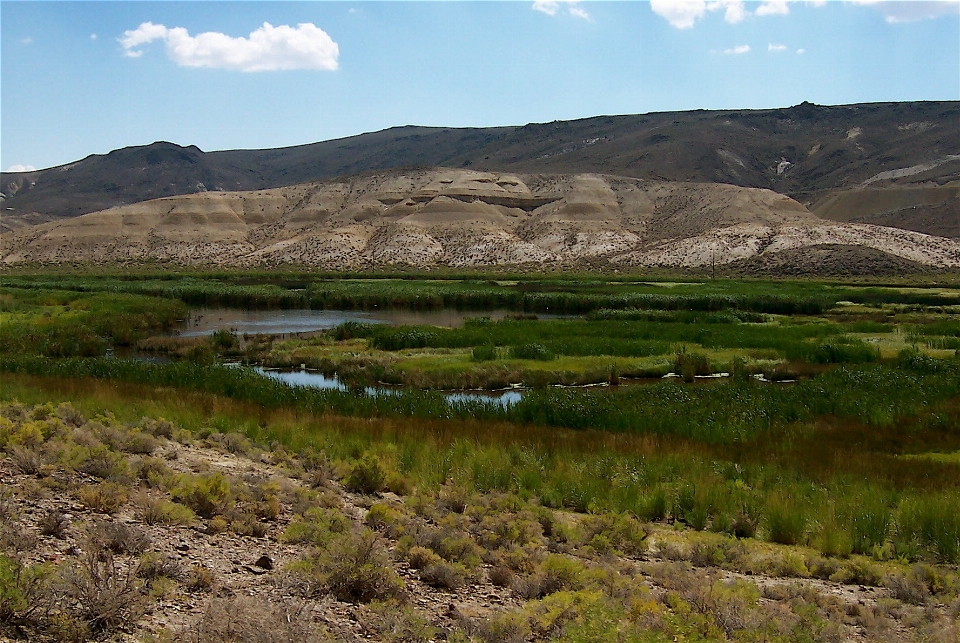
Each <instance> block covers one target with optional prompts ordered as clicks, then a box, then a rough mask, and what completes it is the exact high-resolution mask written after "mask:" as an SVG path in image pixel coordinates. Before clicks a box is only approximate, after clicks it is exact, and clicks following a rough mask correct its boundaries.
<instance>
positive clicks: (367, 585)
mask: <svg viewBox="0 0 960 643" xmlns="http://www.w3.org/2000/svg"><path fill="white" fill-rule="evenodd" d="M312 567H313V569H314V570H315V576H316V578H318V579H319V580H321V582H322V585H323V587H325V588H326V589H327V591H329V592H330V593H331V594H333V596H334V597H335V598H336V599H337V600H340V601H345V602H349V603H369V602H370V601H373V600H385V599H388V598H392V597H395V596H399V595H400V594H401V593H402V592H403V581H402V580H400V578H399V577H398V576H397V574H396V572H394V570H393V565H392V564H391V562H390V559H389V557H388V556H387V550H386V547H384V544H383V542H382V541H380V539H378V538H377V536H376V534H374V533H373V532H372V531H370V530H368V529H365V530H363V531H361V532H360V533H357V534H353V533H351V534H347V535H345V536H343V537H341V538H337V539H334V540H333V542H332V543H330V545H329V547H328V548H327V549H325V550H323V551H321V552H320V553H319V555H318V558H317V559H316V561H314V564H313V565H312Z"/></svg>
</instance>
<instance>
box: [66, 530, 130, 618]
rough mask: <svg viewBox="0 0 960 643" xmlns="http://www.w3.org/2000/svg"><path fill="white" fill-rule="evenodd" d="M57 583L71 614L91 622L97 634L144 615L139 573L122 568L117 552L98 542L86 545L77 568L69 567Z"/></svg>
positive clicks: (74, 566)
mask: <svg viewBox="0 0 960 643" xmlns="http://www.w3.org/2000/svg"><path fill="white" fill-rule="evenodd" d="M57 584H58V587H56V588H55V589H56V590H59V591H60V592H62V595H63V596H64V597H65V598H66V599H67V600H68V603H67V608H68V610H67V611H68V612H71V613H72V614H73V615H75V616H76V617H78V618H80V619H82V620H83V621H85V622H86V623H88V624H89V626H90V629H91V630H92V631H94V632H99V631H111V630H114V629H116V628H117V627H119V626H120V625H122V624H124V623H130V622H135V621H136V620H137V619H138V618H139V616H140V614H141V613H142V607H143V605H142V601H141V597H140V583H139V581H138V580H137V578H136V574H135V570H134V569H133V568H132V567H129V568H127V569H126V570H125V571H124V570H123V569H121V568H120V566H119V565H117V563H116V562H115V561H114V558H113V552H112V551H110V550H109V549H106V548H104V547H101V546H100V545H99V544H98V543H97V542H95V541H92V540H91V541H88V542H87V543H86V545H85V546H84V547H83V553H82V554H81V555H80V556H79V557H78V560H77V563H76V565H73V566H70V567H66V568H65V569H64V571H63V573H62V574H61V575H60V579H59V582H58V583H57ZM58 593H59V592H58Z"/></svg>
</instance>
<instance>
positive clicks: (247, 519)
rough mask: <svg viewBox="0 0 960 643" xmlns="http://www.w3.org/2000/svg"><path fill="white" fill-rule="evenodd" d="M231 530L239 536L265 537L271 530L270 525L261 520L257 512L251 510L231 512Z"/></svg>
mask: <svg viewBox="0 0 960 643" xmlns="http://www.w3.org/2000/svg"><path fill="white" fill-rule="evenodd" d="M230 531H232V532H233V533H235V534H237V535H238V536H251V537H253V538H263V537H264V536H266V535H267V533H268V532H269V531H270V526H269V525H267V524H265V523H262V522H260V520H259V519H258V518H257V516H256V514H253V513H250V512H249V511H240V512H233V513H232V514H231V516H230Z"/></svg>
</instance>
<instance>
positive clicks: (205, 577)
mask: <svg viewBox="0 0 960 643" xmlns="http://www.w3.org/2000/svg"><path fill="white" fill-rule="evenodd" d="M216 580H217V579H216V575H215V574H214V572H213V570H212V569H210V568H209V567H206V566H204V565H201V564H199V563H195V564H194V565H193V566H192V567H191V568H190V571H189V572H187V576H186V579H185V583H184V585H185V586H186V588H187V589H188V590H190V591H192V592H209V591H210V590H212V589H213V586H214V584H216Z"/></svg>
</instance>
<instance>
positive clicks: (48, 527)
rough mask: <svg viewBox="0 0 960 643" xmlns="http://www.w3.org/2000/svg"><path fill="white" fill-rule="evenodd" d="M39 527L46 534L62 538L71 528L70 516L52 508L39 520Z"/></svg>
mask: <svg viewBox="0 0 960 643" xmlns="http://www.w3.org/2000/svg"><path fill="white" fill-rule="evenodd" d="M37 528H38V529H39V530H40V533H41V534H42V535H44V536H53V537H54V538H58V539H61V540H62V539H63V537H64V535H65V534H66V532H67V529H69V528H70V518H69V517H68V516H67V514H65V513H63V512H62V511H59V510H57V509H51V510H50V511H48V512H47V513H45V514H44V515H43V516H41V518H40V520H38V521H37Z"/></svg>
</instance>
